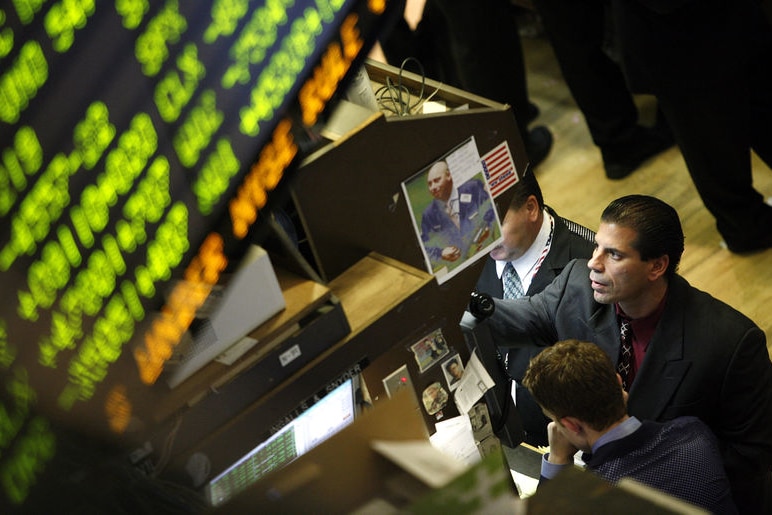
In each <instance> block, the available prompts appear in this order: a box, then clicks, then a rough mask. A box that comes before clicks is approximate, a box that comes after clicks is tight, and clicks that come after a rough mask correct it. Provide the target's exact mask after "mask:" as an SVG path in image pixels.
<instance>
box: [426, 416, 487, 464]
mask: <svg viewBox="0 0 772 515" xmlns="http://www.w3.org/2000/svg"><path fill="white" fill-rule="evenodd" d="M434 429H435V433H434V434H433V435H431V436H430V437H429V441H431V443H432V445H433V446H434V447H435V448H436V449H438V450H440V451H442V452H444V453H446V454H449V455H451V456H453V457H454V458H456V459H457V460H459V461H461V462H463V463H466V464H467V465H469V466H472V465H475V464H477V463H479V461H480V459H481V456H480V450H479V449H478V448H477V442H475V440H474V431H473V430H472V423H471V422H470V421H469V417H468V416H466V415H461V416H458V417H453V418H449V419H447V420H443V421H441V422H437V424H435V426H434Z"/></svg>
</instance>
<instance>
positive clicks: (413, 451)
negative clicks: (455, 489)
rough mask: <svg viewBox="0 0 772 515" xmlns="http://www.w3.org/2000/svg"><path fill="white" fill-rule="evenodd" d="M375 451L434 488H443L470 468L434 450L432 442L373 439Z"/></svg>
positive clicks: (372, 444)
mask: <svg viewBox="0 0 772 515" xmlns="http://www.w3.org/2000/svg"><path fill="white" fill-rule="evenodd" d="M370 445H371V446H372V448H373V449H374V450H376V451H377V452H379V453H381V454H382V455H383V456H385V457H387V458H389V459H390V460H391V461H393V462H394V463H396V464H397V465H399V466H400V467H402V468H403V469H405V470H406V471H408V472H409V473H411V474H412V475H413V476H415V477H416V478H418V479H420V480H421V481H423V482H424V483H426V484H427V485H429V486H430V487H432V488H441V487H443V486H445V485H446V484H448V483H449V482H450V481H452V480H453V479H455V478H456V477H457V476H458V475H459V474H461V473H463V472H464V471H465V470H466V469H467V466H466V465H465V464H464V463H462V462H461V461H459V460H457V459H455V458H453V457H451V456H449V455H447V454H445V453H444V452H441V451H439V450H437V449H435V448H434V446H433V445H432V444H431V442H429V440H400V441H386V440H374V441H373V442H372V443H371V444H370Z"/></svg>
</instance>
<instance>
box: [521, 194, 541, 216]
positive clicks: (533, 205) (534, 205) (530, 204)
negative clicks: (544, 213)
mask: <svg viewBox="0 0 772 515" xmlns="http://www.w3.org/2000/svg"><path fill="white" fill-rule="evenodd" d="M525 207H526V210H527V211H528V218H529V219H530V220H531V221H536V220H537V219H538V218H539V212H540V211H541V210H540V209H539V201H538V200H536V195H528V198H527V199H525Z"/></svg>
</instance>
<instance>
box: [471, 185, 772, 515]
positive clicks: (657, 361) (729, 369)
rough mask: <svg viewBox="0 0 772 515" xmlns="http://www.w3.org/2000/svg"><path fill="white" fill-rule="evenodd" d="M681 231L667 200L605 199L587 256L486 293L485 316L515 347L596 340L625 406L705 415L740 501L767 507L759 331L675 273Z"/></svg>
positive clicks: (771, 444) (642, 414) (766, 422)
mask: <svg viewBox="0 0 772 515" xmlns="http://www.w3.org/2000/svg"><path fill="white" fill-rule="evenodd" d="M683 240H684V237H683V231H682V229H681V223H680V221H679V218H678V214H677V213H676V211H675V210H674V209H673V208H672V207H671V206H669V205H667V204H666V203H664V202H662V201H660V200H658V199H656V198H654V197H649V196H643V195H630V196H626V197H622V198H620V199H617V200H614V201H612V202H611V204H609V206H608V207H607V208H606V209H605V210H604V211H603V214H602V215H601V222H600V225H599V228H598V232H597V234H596V236H595V242H596V248H595V251H594V253H593V256H592V259H590V260H589V261H585V260H575V261H573V262H571V263H569V264H568V266H566V268H565V269H564V270H563V273H562V274H561V275H560V276H558V277H557V278H556V279H555V280H554V281H553V282H552V283H551V284H550V285H549V286H548V287H547V288H545V289H544V291H542V292H541V293H539V294H536V295H534V296H532V297H525V298H523V299H516V300H497V299H496V300H493V303H494V312H493V314H492V316H491V318H490V319H489V322H490V325H491V327H492V329H493V331H494V332H495V333H497V338H498V340H497V341H500V342H501V341H507V342H510V343H511V345H512V346H518V345H522V344H531V343H533V342H536V343H539V344H541V345H552V344H554V343H555V342H557V341H558V340H564V339H570V338H576V339H580V340H584V341H590V342H593V343H595V344H596V345H598V347H600V348H601V349H603V350H604V351H605V352H606V354H608V356H609V357H610V358H611V360H612V361H613V362H614V363H617V364H618V366H619V370H620V373H621V374H622V375H623V380H624V381H625V384H626V389H627V390H628V391H629V400H628V412H629V413H630V414H631V415H635V416H637V417H639V418H640V419H647V420H659V421H666V420H671V419H673V418H675V417H678V416H682V415H692V416H697V417H699V418H700V419H702V421H703V422H705V423H706V424H707V425H708V426H709V427H710V428H711V429H712V430H713V432H714V434H715V435H716V436H717V437H718V439H719V442H720V447H721V451H722V455H723V458H724V466H725V468H726V471H727V475H728V476H729V480H730V483H731V486H732V493H733V497H734V499H735V502H736V503H737V504H738V508H739V509H740V511H741V512H746V511H747V512H754V513H759V512H765V511H768V510H769V509H770V508H772V504H770V497H768V496H769V495H771V494H772V477H771V476H770V468H771V467H772V363H770V360H769V354H768V352H767V346H766V337H765V335H764V332H763V331H762V330H761V329H760V328H759V327H758V326H757V325H756V324H755V323H753V322H752V321H751V320H749V319H748V318H747V317H746V316H744V315H743V314H742V313H740V312H738V311H736V310H735V309H733V308H732V307H730V306H728V305H726V304H724V303H723V302H721V301H719V300H717V299H715V298H713V297H711V296H710V295H708V294H707V293H705V292H702V291H700V290H698V289H696V288H694V287H693V286H691V285H690V284H689V283H688V282H687V281H686V279H684V278H683V277H681V276H680V275H678V274H677V273H676V271H677V267H678V263H679V262H680V258H681V252H682V251H683ZM588 269H589V270H588ZM470 310H471V311H472V314H476V313H475V311H478V312H479V310H478V309H476V308H475V306H470ZM622 336H624V339H622Z"/></svg>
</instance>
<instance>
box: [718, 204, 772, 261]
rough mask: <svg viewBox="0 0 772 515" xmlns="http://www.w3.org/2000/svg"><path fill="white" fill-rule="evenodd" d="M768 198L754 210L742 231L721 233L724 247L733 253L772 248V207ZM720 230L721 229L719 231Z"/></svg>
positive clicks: (747, 252) (749, 252) (746, 252)
mask: <svg viewBox="0 0 772 515" xmlns="http://www.w3.org/2000/svg"><path fill="white" fill-rule="evenodd" d="M770 205H772V204H770V202H769V200H767V201H765V202H764V205H763V206H761V208H760V209H758V210H755V211H754V213H753V215H750V216H749V218H752V221H751V222H749V223H747V224H745V225H744V226H743V229H744V231H743V232H742V233H740V232H739V231H734V232H732V233H731V235H730V234H729V231H725V232H726V234H723V233H722V234H721V235H722V236H723V237H724V243H725V244H726V248H728V249H729V251H730V252H732V253H734V254H751V253H754V252H762V251H764V250H767V249H772V207H770ZM719 232H721V231H719Z"/></svg>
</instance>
